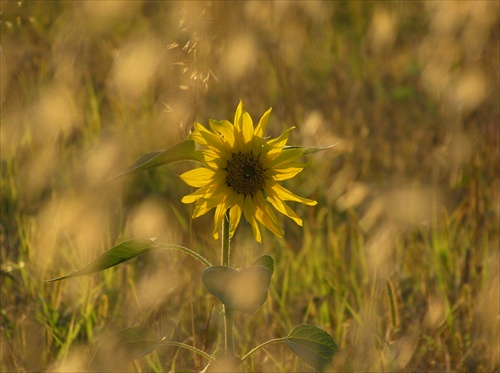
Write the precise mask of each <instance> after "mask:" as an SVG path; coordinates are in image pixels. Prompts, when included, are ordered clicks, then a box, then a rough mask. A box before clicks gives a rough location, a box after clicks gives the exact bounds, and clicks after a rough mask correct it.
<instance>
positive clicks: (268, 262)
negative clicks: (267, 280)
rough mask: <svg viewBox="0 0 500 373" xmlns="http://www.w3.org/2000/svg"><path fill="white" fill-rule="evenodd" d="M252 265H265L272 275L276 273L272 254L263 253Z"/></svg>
mask: <svg viewBox="0 0 500 373" xmlns="http://www.w3.org/2000/svg"><path fill="white" fill-rule="evenodd" d="M252 266H263V267H266V268H267V269H268V270H269V272H271V275H272V274H273V273H274V259H273V257H272V256H271V255H267V254H266V255H262V256H261V257H259V258H257V259H256V260H255V262H253V263H252Z"/></svg>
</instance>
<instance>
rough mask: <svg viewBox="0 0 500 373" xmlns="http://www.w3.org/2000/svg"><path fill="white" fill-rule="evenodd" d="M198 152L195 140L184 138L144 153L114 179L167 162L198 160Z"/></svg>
mask: <svg viewBox="0 0 500 373" xmlns="http://www.w3.org/2000/svg"><path fill="white" fill-rule="evenodd" d="M197 154H198V153H197V152H196V150H195V143H194V141H193V140H189V139H188V140H184V141H181V142H180V143H178V144H175V145H174V146H172V147H170V148H168V149H166V150H155V151H153V152H150V153H146V154H144V155H142V156H141V157H139V159H137V160H136V161H135V162H134V163H132V164H131V165H130V166H129V167H127V169H126V170H125V171H123V172H122V173H120V174H118V175H116V176H114V177H113V178H112V179H115V178H117V177H120V176H124V175H129V174H133V173H136V172H139V171H143V170H147V169H149V168H153V167H158V166H161V165H164V164H167V163H173V162H178V161H188V160H191V161H196V160H199V157H198V156H197Z"/></svg>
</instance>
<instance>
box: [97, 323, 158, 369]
mask: <svg viewBox="0 0 500 373" xmlns="http://www.w3.org/2000/svg"><path fill="white" fill-rule="evenodd" d="M161 344H162V340H161V339H159V338H157V337H156V336H155V335H154V334H153V333H152V332H151V331H150V330H149V329H147V328H144V327H137V326H136V327H131V328H126V329H123V330H120V331H119V332H117V333H114V334H113V335H111V336H110V337H108V338H106V339H105V340H104V341H103V342H102V343H101V344H100V346H99V347H98V349H97V351H96V353H95V354H94V357H93V358H92V360H91V361H90V363H89V368H90V369H91V370H102V369H103V368H109V367H113V366H115V367H116V365H117V364H123V362H128V361H132V360H135V359H138V358H140V357H142V356H145V355H147V354H149V353H151V352H152V351H153V350H154V349H156V348H157V347H158V346H160V345H161ZM110 352H112V353H110Z"/></svg>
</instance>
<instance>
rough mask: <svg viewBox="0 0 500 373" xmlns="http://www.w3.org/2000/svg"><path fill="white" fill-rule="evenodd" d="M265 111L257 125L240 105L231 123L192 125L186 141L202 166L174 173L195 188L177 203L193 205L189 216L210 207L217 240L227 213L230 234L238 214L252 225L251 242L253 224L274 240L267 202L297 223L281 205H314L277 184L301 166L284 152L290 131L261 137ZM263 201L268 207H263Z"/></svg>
mask: <svg viewBox="0 0 500 373" xmlns="http://www.w3.org/2000/svg"><path fill="white" fill-rule="evenodd" d="M270 114H271V109H269V110H268V111H266V112H265V113H264V115H263V116H262V118H261V119H260V121H259V123H258V124H257V127H254V125H253V121H252V118H251V117H250V115H249V114H248V113H247V112H246V111H245V110H244V109H243V104H242V103H241V102H240V104H239V105H238V107H237V109H236V113H235V116H234V125H233V124H232V123H230V122H229V121H227V120H222V121H216V120H210V121H209V125H210V129H211V130H209V129H207V128H206V127H204V126H203V125H201V124H199V123H195V125H194V131H193V132H192V133H191V139H193V140H194V141H195V142H196V143H197V144H199V145H202V146H204V147H205V148H204V149H203V150H202V151H200V152H198V160H199V161H200V162H201V163H202V164H203V165H204V166H205V167H200V168H196V169H193V170H190V171H188V172H185V173H184V174H182V175H180V177H181V179H182V180H184V182H186V184H188V185H190V186H192V187H195V188H199V189H197V190H196V191H195V192H194V193H192V194H189V195H187V196H185V197H184V198H183V199H182V202H184V203H193V202H195V203H196V207H195V209H194V212H193V218H197V217H199V216H202V215H204V214H206V213H207V212H208V211H210V210H211V209H213V208H215V218H214V220H215V230H214V237H215V238H218V237H219V233H218V232H219V229H220V227H221V225H222V219H223V218H224V215H225V213H226V212H227V210H228V209H229V217H230V222H231V226H230V235H231V236H232V235H233V233H234V231H235V229H236V228H237V226H238V224H239V222H240V219H241V215H242V214H243V215H244V216H245V219H246V220H247V221H248V222H249V223H250V225H251V226H252V230H253V234H254V237H255V239H256V240H257V242H261V240H262V237H261V234H260V229H259V224H258V223H260V224H262V225H264V226H265V227H267V228H268V229H269V230H270V231H271V232H273V233H274V234H276V235H277V236H279V237H283V229H282V228H281V225H280V223H279V221H278V219H277V217H276V214H275V213H274V211H273V210H272V209H271V208H270V206H269V204H271V205H272V206H273V207H274V208H275V209H276V210H278V211H279V212H281V213H282V214H284V215H286V216H288V217H289V218H291V219H292V220H293V221H295V222H296V223H297V224H298V225H302V220H301V219H300V218H299V217H298V216H297V214H296V213H295V212H294V211H293V210H292V209H291V208H290V207H289V206H288V205H287V203H286V202H285V201H295V202H300V203H303V204H306V205H309V206H313V205H315V204H316V201H313V200H310V199H307V198H303V197H300V196H297V195H295V194H293V193H292V192H290V191H289V190H288V189H286V188H284V187H283V186H281V185H280V184H279V182H280V181H283V180H287V179H291V178H292V177H294V176H295V175H297V174H298V173H299V172H300V171H302V169H303V168H304V164H302V163H298V162H297V160H298V159H299V158H300V157H301V156H302V155H303V153H304V151H303V150H302V149H298V148H284V146H285V144H286V142H287V141H288V135H289V133H290V131H291V130H292V129H293V127H292V128H290V129H288V130H286V131H285V132H283V133H282V134H281V136H279V137H277V138H275V139H269V138H265V137H263V135H264V131H265V129H266V125H267V122H268V119H269V115H270ZM268 203H269V204H268Z"/></svg>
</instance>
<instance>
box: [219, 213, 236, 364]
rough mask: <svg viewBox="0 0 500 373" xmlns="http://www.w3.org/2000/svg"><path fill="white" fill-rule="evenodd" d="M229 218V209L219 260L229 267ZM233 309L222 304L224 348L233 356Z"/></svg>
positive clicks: (223, 223)
mask: <svg viewBox="0 0 500 373" xmlns="http://www.w3.org/2000/svg"><path fill="white" fill-rule="evenodd" d="M230 224H231V222H230V218H229V210H228V211H226V215H225V217H224V219H222V253H221V261H222V265H223V266H226V267H229V255H230V251H231V248H230V245H229V241H230V238H229V228H230ZM233 323H234V318H233V310H232V309H231V308H230V307H227V306H226V305H224V347H225V348H224V350H225V352H226V355H230V356H234V338H233Z"/></svg>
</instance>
